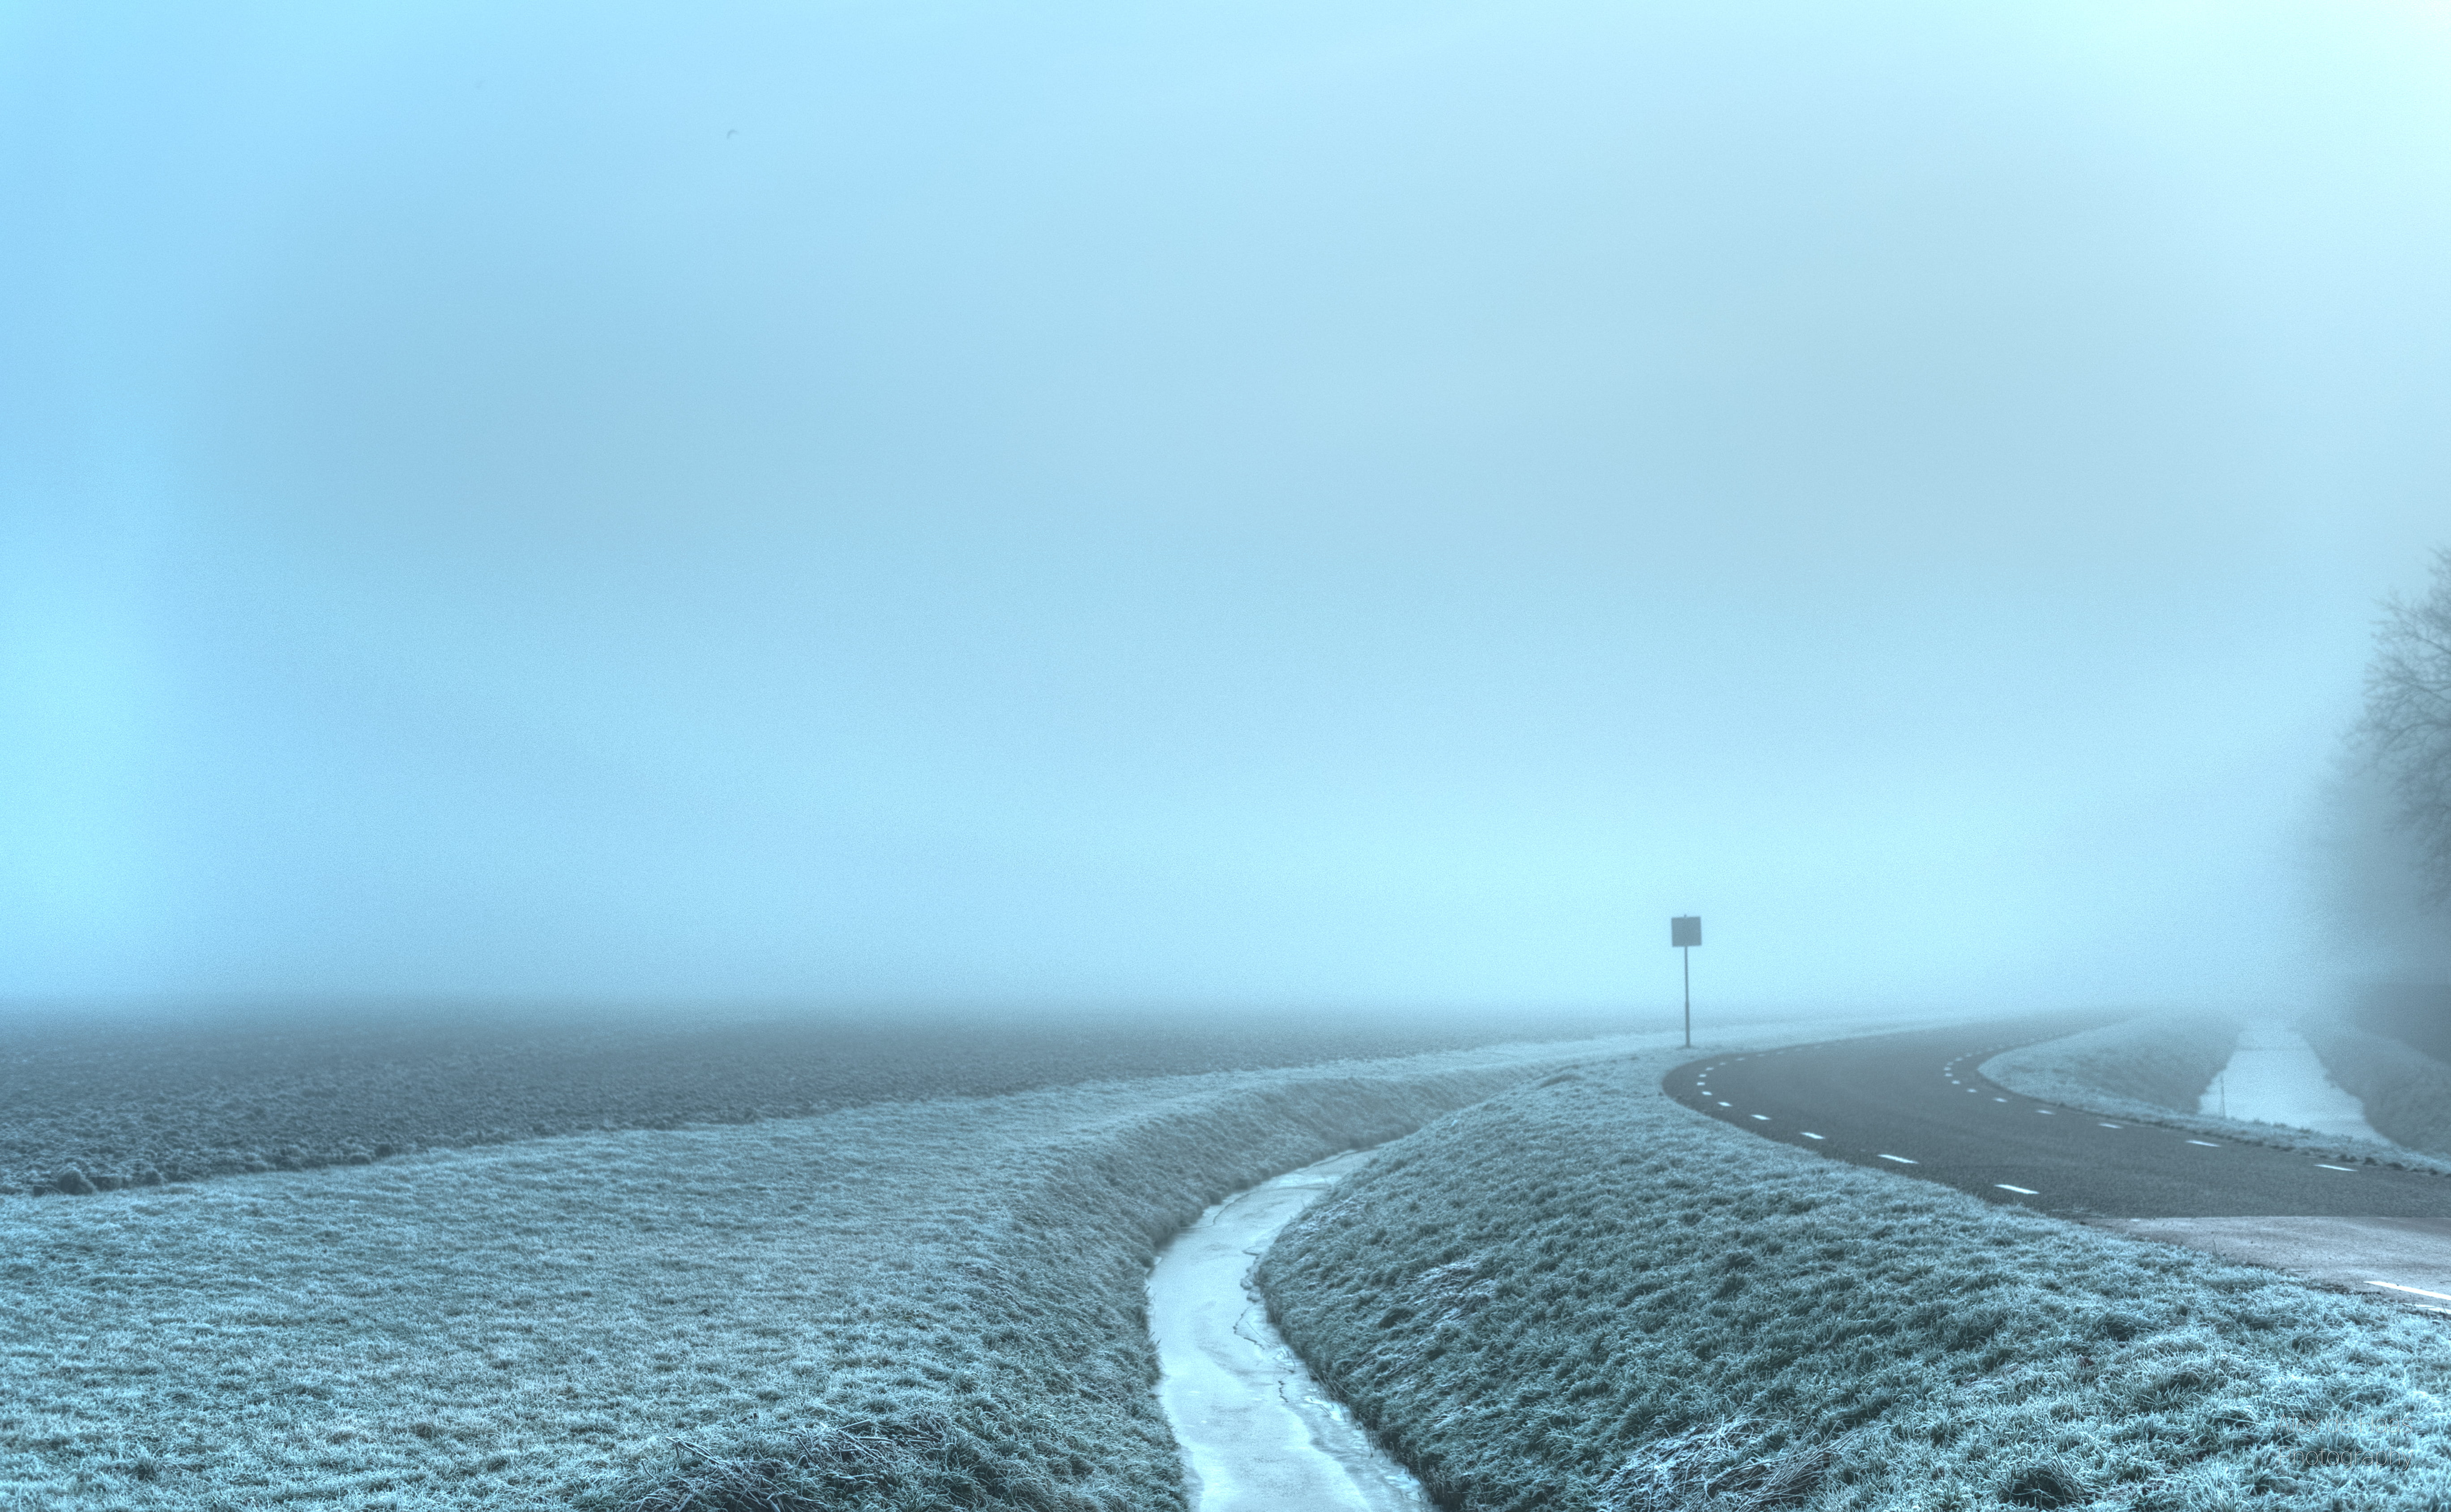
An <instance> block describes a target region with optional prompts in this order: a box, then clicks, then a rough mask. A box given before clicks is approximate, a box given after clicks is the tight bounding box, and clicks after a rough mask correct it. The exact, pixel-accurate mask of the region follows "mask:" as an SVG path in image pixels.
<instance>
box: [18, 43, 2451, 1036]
mask: <svg viewBox="0 0 2451 1512" xmlns="http://www.w3.org/2000/svg"><path fill="white" fill-rule="evenodd" d="M344 12H345V13H344ZM2443 18H2444V11H2443V10H2442V9H2441V8H2440V7H2433V6H2426V7H2420V6H2413V5H2409V6H2387V5H2364V6H2356V5H2340V4H2332V3H2324V4H2312V3H2310V4H2304V5H2267V6H2241V5H2229V4H2225V5H2197V6H2177V5H2156V4H2149V3H2147V4H2137V3H2133V0H2118V3H2102V4H2092V5H2085V4H2075V5H2052V6H2041V5H1996V4H1990V3H1984V4H1976V3H1972V0H1965V3H1959V4H1896V5H1866V6H1848V7H1829V6H1821V5H1794V6H1766V5H1742V4H1737V5H1730V4H1724V3H1712V4H1685V5H1654V6H1637V5H1619V4H1612V5H1607V6H1584V5H1568V4H1539V3H1535V4H1521V3H1510V4H1506V5H1502V6H1500V5H1463V4H1446V5H1403V6H1395V5H1381V6H1367V5H1352V6H1326V7H1322V6H1317V5H1309V4H1305V5H1301V6H1294V5H1280V6H1254V5H1248V4H1235V5H1197V6H1183V5H1164V6H1159V5H1146V6H1133V5H1122V4H1117V5H1054V6H1038V7H1011V6H1004V5H989V4H967V5H966V4H896V5H883V4H861V5H822V4H792V5H782V4H777V5H771V6H761V5H731V6H724V5H698V4H692V5H688V6H680V5H674V6H665V7H619V6H613V7H608V6H602V5H593V4H591V5H572V6H568V7H552V6H540V5H517V4H514V5H484V6H465V7H450V6H443V5H432V4H422V5H402V6H394V7H354V8H335V7H327V6H310V5H297V6H286V7H284V6H263V7H247V6H242V5H233V4H215V5H210V6H196V7H191V8H185V9H182V8H179V7H175V6H164V7H145V8H140V9H127V8H101V7H93V6H87V5H69V4H60V5H25V4H15V5H9V6H7V7H5V8H0V144H5V145H0V204H5V205H6V206H8V207H9V213H8V215H7V216H6V223H5V230H0V553H5V557H0V595H5V598H0V605H5V608H0V613H5V620H0V630H5V642H0V699H5V703H0V719H5V722H6V728H7V731H8V738H7V740H6V742H5V748H0V845H4V846H5V851H0V854H5V860H0V938H5V940H6V941H7V947H6V951H5V953H0V996H15V997H38V996H61V995H65V996H81V995H111V994H125V993H144V994H169V995H181V994H210V995H226V994H249V993H281V994H292V993H324V992H365V993H384V994H394V993H407V994H419V993H513V994H548V995H554V996H559V997H591V996H607V997H610V996H618V997H628V998H637V997H692V998H709V997H765V996H789V997H808V998H823V999H829V1000H835V999H854V1000H901V999H931V1000H956V1001H1012V1002H1031V1001H1078V1000H1095V1001H1100V1002H1107V1001H1162V1002H1164V1001H1180V1002H1223V1003H1232V1002H1269V1003H1288V1002H1291V1003H1303V1002H1324V1003H1343V1002H1369V1003H1397V1004H1402V1003H1424V1004H1427V1003H1440V1004H1448V1003H1463V1004H1487V1005H1493V1006H1495V1005H1505V1004H1514V1003H1534V1004H1559V1003H1567V1004H1606V1003H1618V1002H1623V1003H1625V1004H1627V1005H1629V1008H1630V1010H1632V1011H1643V1012H1649V1011H1654V1010H1656V1009H1657V1006H1658V1005H1659V1004H1661V1003H1663V1002H1665V1003H1673V1002H1674V992H1675V981H1676V978H1675V961H1674V956H1673V955H1672V954H1671V952H1669V951H1668V950H1667V949H1666V947H1665V944H1664V941H1665V937H1666V923H1665V920H1666V917H1667V915H1669V914H1670V913H1680V912H1699V913H1702V914H1703V915H1704V916H1705V917H1706V918H1707V919H1708V921H1709V927H1710V936H1709V937H1710V940H1711V944H1710V945H1709V946H1708V947H1707V948H1706V950H1705V952H1704V953H1703V954H1702V955H1700V956H1697V958H1696V976H1697V982H1700V983H1707V984H1708V986H1709V989H1710V991H1711V992H1715V993H1717V994H1720V1000H1722V1001H1735V1002H1743V1003H1747V1004H1753V1005H1761V1006H1770V1005H1792V1006H1795V1007H1798V1008H1811V1007H1814V1006H1817V1005H1824V1004H1830V1005H1861V1004H1875V1003H1886V1002H1897V1003H1918V1004H1921V1003H1958V1002H1962V1003H1965V1004H1967V1005H1969V1006H1993V1005H1999V1006H2008V1005H2022V1004H2027V1003H2059V1002H2085V1003H2091V1002H2134V1001H2164V1000H2220V1001H2240V1000H2255V1001H2287V1000H2294V999H2295V998H2297V997H2299V996H2300V995H2302V994H2304V992H2308V991H2311V990H2314V985H2315V984H2317V983H2318V982H2319V981H2320V978H2321V975H2322V967H2321V963H2320V961H2319V960H2318V959H2317V958H2316V957H2314V956H2312V955H2310V953H2309V946H2310V935H2309V933H2308V931H2307V930H2306V928H2305V926H2304V920H2305V917H2306V914H2307V906H2308V899H2307V895H2306V890H2305V888H2304V884H2303V879H2302V877H2301V875H2300V863H2299V860H2298V854H2299V852H2300V849H2301V840H2300V835H2302V833H2303V831H2304V826H2305V823H2306V818H2305V815H2306V811H2307V806H2308V804H2309V802H2310V801H2311V797H2312V795H2313V793H2314V791H2315V789H2316V786H2317V785H2318V783H2319V782H2320V781H2321V779H2322V777H2323V776H2324V769H2325V764H2326V762H2327V760H2328V758H2329V752H2330V749H2331V746H2332V744H2333V741H2334V739H2335V737H2336V736H2337V733H2338V731H2339V730H2340V728H2341V727H2342V726H2343V723H2344V722H2345V721H2346V720H2347V718H2348V717H2350V715H2351V713H2352V712H2353V710H2354V705H2355V699H2356V695H2357V684H2358V677H2359V675H2360V669H2361V665H2362V663H2363V657H2364V650H2365V639H2366V636H2367V633H2368V626H2369V624H2370V622H2371V619H2372V618H2373V612H2374V602H2375V600H2376V599H2377V598H2378V597H2379V596H2380V595H2382V593H2384V592H2386V591H2389V590H2392V589H2395V588H2405V587H2409V586H2413V585H2415V584H2416V583H2418V582H2419V581H2421V580H2422V576H2423V569H2424V553H2425V552H2426V550H2427V549H2428V548H2429V547H2431V546H2433V545H2435V544H2438V543H2441V541H2443V540H2446V539H2451V528H2446V526H2447V525H2451V501H2447V496H2446V492H2445V485H2446V482H2451V425H2446V424H2445V423H2444V416H2445V414H2446V402H2447V401H2451V340H2446V338H2451V329H2446V325H2451V255H2446V254H2451V245H2446V242H2451V238H2446V234H2445V233H2446V214H2451V32H2446V26H2445V22H2444V19H2443Z"/></svg>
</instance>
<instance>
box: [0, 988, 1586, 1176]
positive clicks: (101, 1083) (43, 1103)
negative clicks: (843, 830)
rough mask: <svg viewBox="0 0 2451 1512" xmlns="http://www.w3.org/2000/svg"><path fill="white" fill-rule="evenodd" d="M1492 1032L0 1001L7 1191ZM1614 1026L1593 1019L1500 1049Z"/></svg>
mask: <svg viewBox="0 0 2451 1512" xmlns="http://www.w3.org/2000/svg"><path fill="white" fill-rule="evenodd" d="M1598 1032H1603V1030H1602V1029H1601V1028H1600V1027H1599V1026H1598V1025H1597V1024H1596V1023H1595V1022H1593V1021H1591V1019H1590V1017H1589V1015H1584V1016H1582V1017H1579V1018H1578V1017H1577V1016H1575V1015H1567V1014H1559V1015H1551V1016H1550V1017H1549V1018H1547V1019H1545V1020H1532V1019H1526V1018H1523V1017H1520V1016H1518V1017H1515V1018H1513V1019H1511V1020H1509V1021H1508V1022H1507V1024H1506V1027H1505V1036H1504V1037H1509V1038H1514V1039H1519V1040H1520V1039H1562V1038H1568V1037H1580V1036H1583V1035H1587V1034H1592V1033H1598ZM1499 1037H1500V1034H1498V1033H1495V1032H1493V1025H1492V1024H1491V1023H1490V1021H1488V1020H1487V1019H1486V1018H1468V1017H1464V1016H1450V1017H1445V1018H1440V1017H1436V1016H1431V1017H1428V1018H1424V1017H1423V1016H1422V1015H1418V1014H1416V1015H1409V1016H1405V1017H1401V1018H1400V1017H1397V1016H1394V1015H1380V1016H1375V1017H1374V1016H1369V1015H1363V1014H1352V1013H1347V1014H1330V1015H1322V1014H1304V1015H1292V1014H1277V1015H1270V1014H1265V1013H1249V1012H1242V1013H1232V1014H1207V1015H1200V1014H1185V1013H1170V1014H1131V1013H1122V1012H1113V1013H1103V1014H1093V1013H1088V1012H1073V1013H1058V1012H1051V1011H1050V1012H1041V1013H1034V1014H1027V1015H1013V1014H1004V1015H999V1016H992V1017H990V1016H983V1015H979V1014H964V1013H957V1012H952V1011H934V1012H916V1011H902V1012H898V1013H892V1014H885V1013H868V1014H858V1015H854V1014H849V1013H845V1012H841V1011H835V1012H819V1011H801V1012H781V1011H766V1012H763V1013H752V1012H746V1011H735V1012H729V1013H717V1012H713V1011H674V1010H659V1011H649V1010H643V1009H642V1010H632V1011H611V1010H588V1011H580V1010H578V1009H550V1008H540V1007H533V1006H531V1007H524V1008H521V1007H506V1006H497V1007H490V1008H483V1009H477V1008H470V1007H467V1006H464V1005H463V1006H457V1007H451V1006H444V1007H436V1006H430V1005H428V1006H420V1005H414V1004H393V1005H376V1006H364V1005H361V1006H356V1007H350V1008H338V1007H320V1008H315V1007H296V1008H290V1009H285V1010H280V1011H273V1010H265V1009H253V1010H245V1009H232V1010H227V1011H219V1012H212V1013H202V1014H199V1013H195V1012H187V1013H182V1014H175V1015H174V1014H169V1013H166V1012H158V1011H157V1012H152V1013H146V1012H138V1011H122V1012H117V1013H97V1012H94V1011H82V1012H68V1011H49V1012H45V1011H33V1010H29V1009H13V1010H6V1011H0V1108H5V1109H8V1114H9V1116H8V1118H7V1119H6V1121H5V1122H0V1193H5V1192H12V1191H15V1192H50V1193H66V1194H70V1195H86V1194H89V1193H92V1192H94V1191H98V1190H100V1191H109V1190H116V1189H119V1188H125V1187H131V1186H134V1187H145V1186H158V1185H160V1184H161V1183H163V1182H165V1181H185V1180H193V1179H196V1178H199V1177H205V1176H217V1175H230V1174H237V1173H244V1172H260V1171H267V1170H276V1169H281V1170H299V1169H313V1168H320V1167H324V1166H333V1165H365V1164H368V1163H370V1162H372V1161H376V1160H382V1159H388V1158H390V1157H392V1156H394V1155H398V1154H402V1153H406V1152H409V1151H412V1150H417V1149H430V1148H436V1147H442V1148H468V1147H473V1146H483V1145H498V1144H503V1143H507V1142H509V1141H513V1140H520V1139H533V1138H538V1137H542V1136H549V1135H555V1134H567V1133H574V1132H580V1131H587V1130H597V1129H671V1128H675V1127H677V1126H679V1125H681V1124H686V1123H707V1124H745V1123H751V1122H754V1121H755V1120H757V1119H760V1118H775V1117H806V1116H808V1115H810V1114H812V1113H817V1112H825V1111H829V1110H832V1109H839V1108H848V1107H856V1106H860V1105H864V1104H871V1103H883V1102H899V1101H909V1100H911V1099H914V1098H939V1097H983V1096H991V1095H994V1094H997V1093H1001V1092H1012V1091H1020V1090H1025V1089H1028V1088H1032V1087H1049V1086H1063V1085H1069V1084H1072V1083H1079V1082H1091V1081H1115V1080H1121V1079H1124V1078H1127V1077H1138V1076H1175V1075H1187V1074H1194V1073H1198V1072H1204V1071H1222V1070H1255V1069H1260V1068H1265V1067H1280V1066H1299V1065H1305V1064H1310V1063H1314V1062H1319V1061H1324V1060H1331V1059H1338V1058H1352V1057H1357V1056H1385V1055H1404V1054H1414V1053H1418V1052H1422V1051H1437V1050H1454V1049H1461V1048H1463V1047H1465V1046H1469V1045H1476V1044H1486V1043H1488V1042H1490V1041H1491V1040H1493V1039H1496V1038H1499Z"/></svg>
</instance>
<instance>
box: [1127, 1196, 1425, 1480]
mask: <svg viewBox="0 0 2451 1512" xmlns="http://www.w3.org/2000/svg"><path fill="white" fill-rule="evenodd" d="M1369 1159H1370V1156H1369V1154H1368V1153H1367V1152H1366V1151H1362V1150H1348V1151H1347V1152H1345V1153H1344V1154H1342V1155H1338V1156H1335V1157H1333V1158H1332V1159H1328V1160H1324V1161H1321V1162H1320V1163H1319V1164H1318V1165H1316V1166H1305V1167H1304V1168H1302V1169H1300V1170H1296V1171H1288V1172H1287V1173H1286V1174H1284V1175H1283V1176H1279V1177H1278V1178H1276V1179H1275V1180H1274V1181H1269V1182H1263V1183H1262V1184H1261V1185H1259V1186H1257V1187H1254V1188H1250V1189H1249V1190H1247V1191H1243V1192H1237V1193H1236V1194H1235V1195H1233V1196H1231V1197H1228V1198H1226V1199H1225V1201H1224V1202H1222V1203H1219V1204H1218V1205H1217V1206H1216V1207H1214V1208H1209V1209H1208V1210H1207V1211H1206V1212H1205V1213H1203V1214H1201V1215H1200V1221H1199V1222H1198V1223H1196V1224H1193V1225H1192V1226H1191V1227H1188V1228H1186V1229H1185V1230H1184V1231H1183V1232H1182V1233H1180V1234H1177V1235H1176V1236H1175V1237H1174V1239H1173V1240H1172V1241H1171V1242H1169V1243H1168V1244H1167V1247H1166V1248H1165V1249H1163V1250H1162V1251H1160V1252H1159V1254H1158V1257H1157V1267H1156V1268H1155V1269H1153V1270H1151V1271H1150V1272H1149V1285H1148V1293H1149V1333H1150V1334H1151V1335H1152V1336H1153V1337H1154V1338H1155V1339H1156V1341H1157V1352H1158V1366H1159V1370H1160V1376H1159V1381H1158V1400H1159V1402H1160V1403H1161V1404H1163V1405H1164V1407H1165V1408H1166V1416H1167V1423H1168V1424H1171V1425H1172V1426H1173V1428H1174V1437H1175V1442H1176V1443H1180V1444H1181V1445H1182V1446H1183V1457H1184V1465H1185V1468H1186V1471H1187V1472H1188V1474H1189V1479H1190V1481H1191V1491H1192V1505H1193V1506H1194V1507H1195V1508H1196V1509H1197V1512H1329V1509H1334V1512H1396V1509H1400V1508H1410V1509H1414V1512H1420V1509H1422V1508H1425V1507H1427V1506H1428V1505H1429V1504H1430V1503H1429V1499H1428V1498H1427V1497H1426V1496H1424V1495H1423V1494H1422V1488H1421V1483H1419V1482H1417V1481H1415V1480H1414V1479H1413V1477H1412V1475H1411V1473H1410V1472H1408V1471H1407V1470H1405V1468H1404V1467H1403V1466H1402V1465H1401V1464H1398V1463H1396V1462H1395V1461H1393V1460H1391V1459H1389V1458H1387V1456H1386V1455H1384V1454H1382V1453H1381V1452H1380V1450H1379V1448H1378V1446H1377V1445H1376V1444H1374V1443H1371V1442H1370V1436H1369V1435H1368V1434H1367V1433H1365V1432H1363V1428H1362V1426H1361V1424H1357V1423H1355V1422H1354V1421H1353V1417H1352V1415H1351V1414H1350V1413H1348V1412H1346V1411H1345V1410H1344V1408H1343V1406H1341V1405H1339V1404H1336V1403H1334V1402H1331V1401H1329V1400H1328V1397H1327V1393H1326V1392H1325V1391H1324V1390H1322V1389H1321V1387H1320V1385H1319V1383H1317V1382H1316V1381H1313V1380H1312V1379H1311V1375H1310V1371H1309V1370H1308V1369H1307V1368H1305V1367H1304V1365H1303V1363H1302V1360H1301V1358H1300V1357H1299V1356H1297V1355H1296V1354H1295V1353H1294V1352H1293V1350H1291V1349H1290V1348H1288V1347H1286V1345H1285V1342H1284V1340H1283V1339H1282V1338H1280V1337H1278V1335H1277V1330H1276V1328H1275V1327H1274V1326H1273V1325H1270V1324H1269V1322H1268V1313H1267V1307H1266V1305H1265V1303H1263V1302H1262V1301H1261V1300H1260V1296H1259V1293H1258V1291H1257V1290H1256V1289H1255V1288H1254V1286H1252V1284H1251V1269H1252V1267H1254V1266H1256V1265H1257V1264H1258V1263H1259V1259H1260V1256H1262V1255H1263V1254H1265V1253H1266V1252H1267V1248H1268V1246H1269V1244H1270V1243H1271V1242H1272V1241H1274V1240H1275V1238H1276V1237H1277V1233H1278V1231H1279V1230H1281V1229H1283V1228H1284V1227H1285V1225H1286V1224H1288V1223H1291V1222H1292V1221H1293V1219H1294V1218H1295V1217H1296V1215H1298V1214H1300V1213H1301V1211H1302V1210H1303V1209H1304V1208H1307V1207H1309V1206H1310V1205H1311V1204H1312V1203H1313V1202H1315V1201H1317V1200H1318V1199H1319V1197H1320V1195H1321V1194H1322V1193H1324V1192H1325V1191H1326V1190H1327V1189H1328V1188H1330V1187H1333V1186H1334V1185H1336V1183H1337V1181H1338V1180H1339V1179H1341V1178H1342V1177H1343V1176H1345V1175H1347V1174H1348V1173H1350V1172H1351V1171H1353V1170H1355V1169H1357V1168H1360V1167H1361V1166H1363V1165H1364V1164H1365V1163H1367V1162H1368V1160H1369Z"/></svg>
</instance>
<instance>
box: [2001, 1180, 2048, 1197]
mask: <svg viewBox="0 0 2451 1512" xmlns="http://www.w3.org/2000/svg"><path fill="white" fill-rule="evenodd" d="M1991 1185H1992V1186H1994V1187H1997V1188H2000V1189H2001V1190H2002V1191H2013V1192H2015V1193H2016V1194H2017V1195H2018V1196H2020V1197H2039V1196H2041V1195H2042V1193H2041V1192H2038V1191H2036V1190H2034V1188H2031V1187H2011V1186H2010V1185H2009V1184H2008V1183H2007V1182H2005V1181H1995V1182H1993V1183H1992V1184H1991Z"/></svg>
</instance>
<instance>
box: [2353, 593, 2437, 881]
mask: <svg viewBox="0 0 2451 1512" xmlns="http://www.w3.org/2000/svg"><path fill="white" fill-rule="evenodd" d="M2358 737H2359V743H2360V745H2361V746H2362V747H2363V752H2364V755H2365V756H2366V758H2367V759H2368V760H2370V761H2371V762H2372V763H2373V764H2374V767H2375V770H2376V772H2377V773H2378V774H2379V775H2380V776H2382V778H2383V780H2384V781H2385V782H2386V783H2387V784H2388V785H2389V787H2390V791H2391V795H2392V798H2393V800H2394V802H2395V803H2396V805H2397V807H2398V810H2399V818H2400V822H2401V824H2402V826H2403V827H2404V828H2405V831H2406V834H2407V836H2408V838H2409V840H2410V841H2412V842H2413V844H2414V849H2415V851H2416V853H2417V860H2418V867H2419V871H2420V873H2421V874H2422V876H2421V880H2422V883H2423V885H2424V888H2425V893H2426V896H2427V898H2428V899H2429V900H2431V901H2432V902H2435V903H2438V904H2439V903H2446V902H2451V550H2444V551H2438V552H2436V553H2435V554H2434V581H2433V584H2432V586H2431V587H2429V588H2428V589H2427V590H2426V593H2425V597H2424V598H2422V599H2414V600H2412V599H2401V598H2393V599H2387V600H2385V602H2384V604H2383V618H2382V623H2381V624H2380V625H2378V626H2376V628H2375V657H2374V662H2373V664H2372V665H2370V666H2369V667H2367V669H2366V710H2365V717H2364V718H2363V719H2362V720H2360V721H2359V724H2358Z"/></svg>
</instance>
